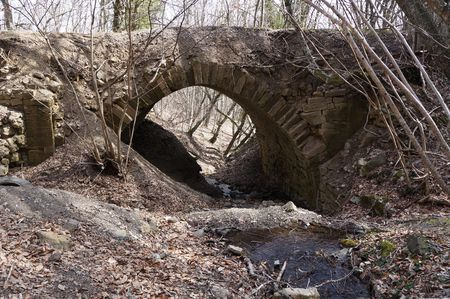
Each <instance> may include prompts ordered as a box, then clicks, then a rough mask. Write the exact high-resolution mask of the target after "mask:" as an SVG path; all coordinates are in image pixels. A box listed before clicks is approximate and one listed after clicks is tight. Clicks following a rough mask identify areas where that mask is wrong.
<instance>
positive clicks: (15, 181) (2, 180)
mask: <svg viewBox="0 0 450 299" xmlns="http://www.w3.org/2000/svg"><path fill="white" fill-rule="evenodd" d="M30 184H31V183H30V182H29V181H27V180H24V179H21V178H18V177H15V176H4V177H0V186H25V185H30Z"/></svg>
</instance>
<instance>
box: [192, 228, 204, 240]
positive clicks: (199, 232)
mask: <svg viewBox="0 0 450 299" xmlns="http://www.w3.org/2000/svg"><path fill="white" fill-rule="evenodd" d="M192 234H193V235H194V236H196V237H197V238H201V237H203V236H204V235H205V229H204V228H200V229H198V230H196V231H195V232H193V233H192Z"/></svg>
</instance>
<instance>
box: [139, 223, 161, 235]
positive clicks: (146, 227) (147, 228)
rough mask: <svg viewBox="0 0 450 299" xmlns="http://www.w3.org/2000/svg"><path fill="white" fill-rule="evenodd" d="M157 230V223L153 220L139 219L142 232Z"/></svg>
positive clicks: (147, 232)
mask: <svg viewBox="0 0 450 299" xmlns="http://www.w3.org/2000/svg"><path fill="white" fill-rule="evenodd" d="M157 230H158V225H157V224H156V223H155V222H153V221H151V220H150V221H141V226H140V231H141V233H143V234H149V233H153V232H156V231H157Z"/></svg>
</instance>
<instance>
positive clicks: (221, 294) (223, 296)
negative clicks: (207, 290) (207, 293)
mask: <svg viewBox="0 0 450 299" xmlns="http://www.w3.org/2000/svg"><path fill="white" fill-rule="evenodd" d="M211 294H212V296H213V297H212V298H216V299H228V298H232V295H231V293H230V291H228V290H227V289H225V288H223V287H221V286H218V285H213V286H212V287H211Z"/></svg>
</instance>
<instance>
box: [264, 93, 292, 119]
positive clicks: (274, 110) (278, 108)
mask: <svg viewBox="0 0 450 299" xmlns="http://www.w3.org/2000/svg"><path fill="white" fill-rule="evenodd" d="M286 105H287V103H286V101H285V100H283V99H282V98H278V99H277V100H276V102H275V103H274V105H273V106H272V107H271V108H270V109H269V110H268V111H267V113H268V114H269V115H270V116H272V117H274V116H275V114H276V113H277V112H279V111H281V109H283V108H285V107H286Z"/></svg>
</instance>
